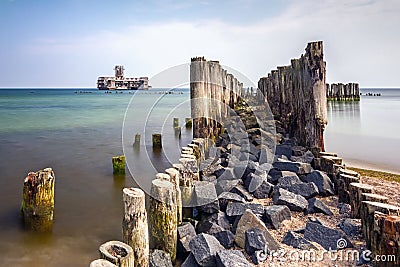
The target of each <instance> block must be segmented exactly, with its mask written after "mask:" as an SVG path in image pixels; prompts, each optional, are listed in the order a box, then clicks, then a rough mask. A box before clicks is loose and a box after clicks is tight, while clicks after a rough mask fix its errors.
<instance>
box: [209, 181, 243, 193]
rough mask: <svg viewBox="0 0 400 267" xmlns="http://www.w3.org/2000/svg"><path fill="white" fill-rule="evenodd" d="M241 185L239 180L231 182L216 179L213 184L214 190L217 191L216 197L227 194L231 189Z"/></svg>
mask: <svg viewBox="0 0 400 267" xmlns="http://www.w3.org/2000/svg"><path fill="white" fill-rule="evenodd" d="M241 183H242V180H241V179H232V180H221V179H218V180H217V183H216V184H215V189H216V190H217V193H218V195H220V194H222V193H224V192H229V191H230V190H231V189H232V188H234V187H235V186H237V185H239V184H241Z"/></svg>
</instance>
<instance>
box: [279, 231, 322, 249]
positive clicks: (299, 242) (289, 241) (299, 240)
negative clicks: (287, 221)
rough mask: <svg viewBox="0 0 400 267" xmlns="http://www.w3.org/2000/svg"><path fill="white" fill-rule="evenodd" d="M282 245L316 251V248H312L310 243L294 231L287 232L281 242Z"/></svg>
mask: <svg viewBox="0 0 400 267" xmlns="http://www.w3.org/2000/svg"><path fill="white" fill-rule="evenodd" d="M282 243H283V244H286V245H288V246H291V247H294V248H298V249H304V250H311V249H314V250H317V247H316V246H314V245H313V244H312V243H311V242H310V241H308V240H307V239H305V238H304V237H302V236H301V235H300V234H298V233H296V232H294V231H289V232H287V233H286V235H285V237H284V238H283V240H282Z"/></svg>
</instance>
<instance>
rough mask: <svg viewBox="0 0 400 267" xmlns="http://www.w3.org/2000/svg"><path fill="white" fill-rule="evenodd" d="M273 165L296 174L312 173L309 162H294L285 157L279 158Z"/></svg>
mask: <svg viewBox="0 0 400 267" xmlns="http://www.w3.org/2000/svg"><path fill="white" fill-rule="evenodd" d="M272 166H273V167H274V168H276V169H278V170H281V171H291V172H295V173H296V174H298V175H300V174H307V173H310V172H311V170H312V168H311V165H310V164H309V163H304V162H293V161H289V160H284V159H278V160H277V161H276V162H274V163H273V164H272Z"/></svg>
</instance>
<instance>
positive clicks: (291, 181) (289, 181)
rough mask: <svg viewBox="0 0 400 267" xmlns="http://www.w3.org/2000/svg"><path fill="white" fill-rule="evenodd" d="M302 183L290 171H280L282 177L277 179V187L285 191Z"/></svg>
mask: <svg viewBox="0 0 400 267" xmlns="http://www.w3.org/2000/svg"><path fill="white" fill-rule="evenodd" d="M300 183H302V181H301V180H300V178H299V177H298V176H297V174H296V173H294V172H290V171H282V177H281V178H279V179H278V186H279V187H281V188H283V189H287V188H289V187H291V186H292V185H295V184H300Z"/></svg>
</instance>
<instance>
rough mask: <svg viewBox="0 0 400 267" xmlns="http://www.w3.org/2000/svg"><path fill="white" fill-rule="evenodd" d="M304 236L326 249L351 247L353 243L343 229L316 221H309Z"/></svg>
mask: <svg viewBox="0 0 400 267" xmlns="http://www.w3.org/2000/svg"><path fill="white" fill-rule="evenodd" d="M304 238H305V239H307V240H309V241H311V242H316V243H318V244H320V245H321V246H322V247H323V248H324V249H326V250H339V249H344V248H351V247H353V244H352V243H351V241H350V240H349V239H348V237H347V236H346V234H345V233H343V232H342V231H339V230H336V229H333V228H329V227H327V226H325V225H322V224H320V223H315V222H307V224H306V229H305V231H304Z"/></svg>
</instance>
